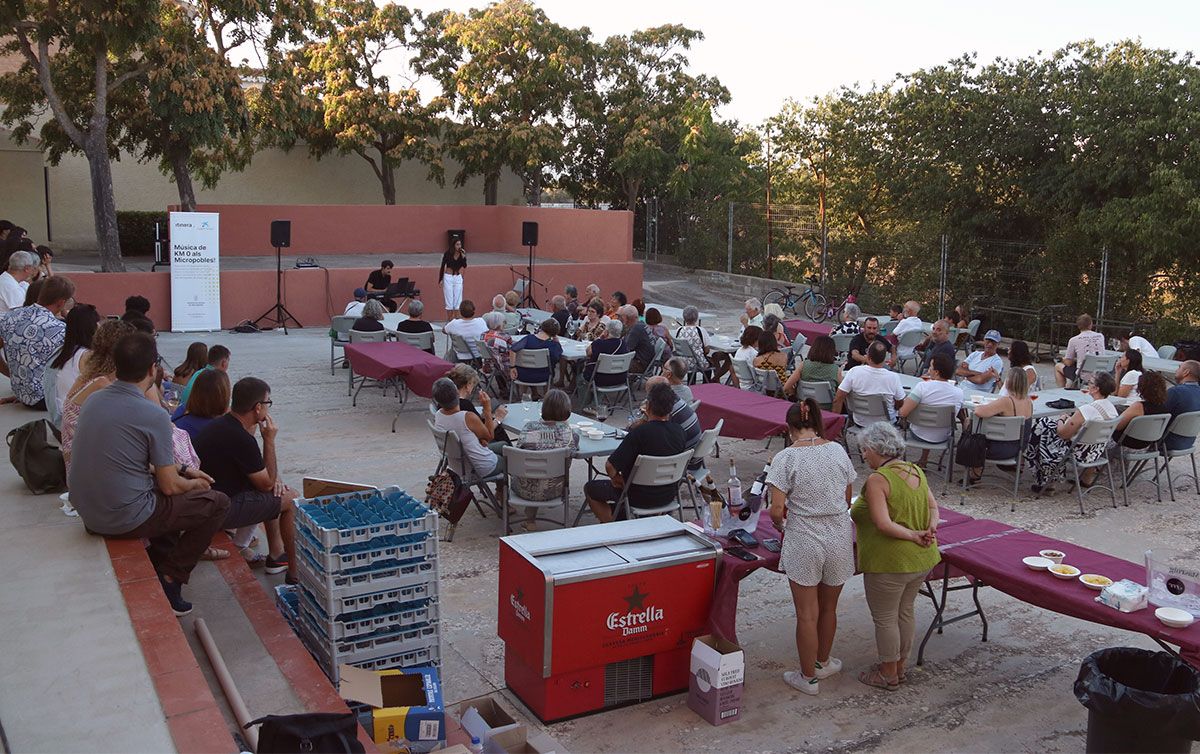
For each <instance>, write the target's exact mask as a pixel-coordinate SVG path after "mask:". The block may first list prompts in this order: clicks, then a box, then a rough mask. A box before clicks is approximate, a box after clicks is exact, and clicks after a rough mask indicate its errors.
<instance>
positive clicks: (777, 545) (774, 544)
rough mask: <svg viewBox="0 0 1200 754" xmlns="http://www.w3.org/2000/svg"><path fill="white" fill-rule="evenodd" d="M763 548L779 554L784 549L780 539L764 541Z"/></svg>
mask: <svg viewBox="0 0 1200 754" xmlns="http://www.w3.org/2000/svg"><path fill="white" fill-rule="evenodd" d="M762 546H763V547H764V548H766V550H767V552H779V551H780V550H782V549H783V542H781V541H780V540H778V539H764V540H763V543H762Z"/></svg>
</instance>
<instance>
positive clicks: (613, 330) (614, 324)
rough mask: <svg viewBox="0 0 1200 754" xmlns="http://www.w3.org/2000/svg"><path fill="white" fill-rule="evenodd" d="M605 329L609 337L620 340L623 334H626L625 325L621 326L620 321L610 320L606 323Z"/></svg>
mask: <svg viewBox="0 0 1200 754" xmlns="http://www.w3.org/2000/svg"><path fill="white" fill-rule="evenodd" d="M604 329H605V330H607V331H608V337H610V338H619V337H621V333H623V332H625V325H623V324H621V320H619V319H610V320H609V321H607V322H605V323H604Z"/></svg>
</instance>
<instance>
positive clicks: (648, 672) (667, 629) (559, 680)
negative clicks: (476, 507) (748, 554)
mask: <svg viewBox="0 0 1200 754" xmlns="http://www.w3.org/2000/svg"><path fill="white" fill-rule="evenodd" d="M720 556H721V546H720V545H719V544H717V543H716V542H714V541H712V540H710V539H708V538H707V537H705V536H704V535H703V534H701V533H700V532H699V531H697V530H696V529H693V528H691V527H689V526H685V525H684V524H682V523H680V522H679V521H677V520H675V519H673V518H669V517H667V516H655V517H653V518H644V519H640V520H636V521H620V522H615V523H611V524H599V525H595V526H585V527H579V528H575V529H558V530H554V531H545V532H533V533H530V534H518V535H514V536H510V537H504V538H502V539H501V540H500V595H499V597H500V599H499V610H498V616H499V618H498V621H497V622H498V632H499V635H500V638H501V639H503V640H504V677H505V682H506V683H507V685H508V687H509V688H510V689H512V690H513V693H515V694H516V695H517V696H518V697H520V699H521V701H523V702H524V703H525V704H526V706H528V707H529V709H531V710H533V712H534V714H536V715H537V716H538V717H539V718H541V719H542V720H543V721H550V720H561V719H563V718H566V717H573V716H576V715H581V714H585V713H588V712H595V711H597V710H601V709H608V708H610V707H616V706H620V705H622V704H629V703H633V702H639V701H643V700H646V699H650V698H651V697H655V696H661V695H663V694H670V693H674V692H677V691H681V690H684V689H686V688H687V685H688V665H689V657H690V652H691V645H692V639H693V638H695V637H696V636H700V635H703V634H705V633H706V632H707V631H706V626H707V622H708V613H709V607H710V605H711V603H712V595H713V585H714V581H715V579H716V570H717V563H718V561H719V558H720Z"/></svg>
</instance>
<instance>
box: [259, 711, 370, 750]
mask: <svg viewBox="0 0 1200 754" xmlns="http://www.w3.org/2000/svg"><path fill="white" fill-rule="evenodd" d="M251 725H261V726H262V727H260V728H259V729H258V754H308V753H309V752H311V753H312V754H362V753H363V752H364V751H366V749H364V748H363V745H362V744H361V743H359V740H358V718H356V717H355V716H354V713H353V712H345V713H338V712H311V713H308V714H303V715H266V716H264V717H260V718H258V719H257V720H251V721H250V722H248V723H246V727H247V728H249V727H250V726H251Z"/></svg>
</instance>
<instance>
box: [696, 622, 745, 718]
mask: <svg viewBox="0 0 1200 754" xmlns="http://www.w3.org/2000/svg"><path fill="white" fill-rule="evenodd" d="M745 679H746V654H745V652H743V651H742V648H741V647H739V646H738V645H737V644H734V643H733V642H731V641H726V640H724V639H720V638H717V637H716V636H712V635H711V634H710V635H708V636H701V637H698V638H696V639H695V641H693V642H692V664H691V678H690V679H689V680H688V707H690V708H691V709H692V711H693V712H695V713H696V714H698V715H700V717H703V718H704V719H705V720H707V721H708V722H709V723H711V724H712V725H724V724H725V723H728V722H733V721H734V720H737V719H738V718H740V717H741V716H742V687H743V686H744V684H745Z"/></svg>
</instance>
